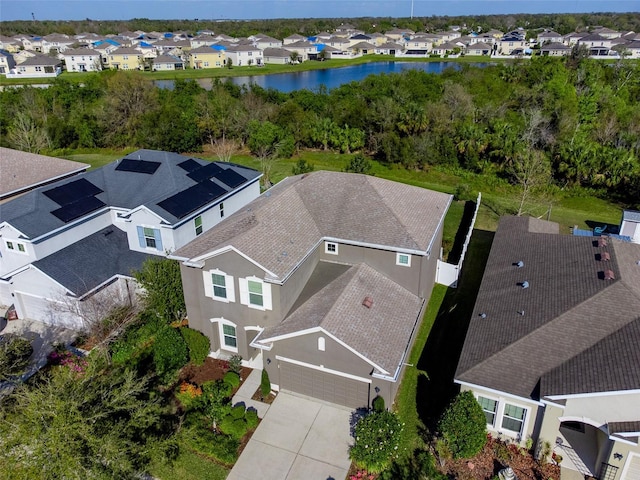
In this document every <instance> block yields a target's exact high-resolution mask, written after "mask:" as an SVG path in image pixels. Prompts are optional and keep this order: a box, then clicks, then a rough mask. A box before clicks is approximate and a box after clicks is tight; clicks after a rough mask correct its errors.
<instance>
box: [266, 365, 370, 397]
mask: <svg viewBox="0 0 640 480" xmlns="http://www.w3.org/2000/svg"><path fill="white" fill-rule="evenodd" d="M278 366H279V371H280V388H281V389H282V390H290V391H292V392H296V393H301V394H303V395H308V396H310V397H314V398H318V399H320V400H324V401H326V402H331V403H337V404H338V405H345V406H347V407H351V408H360V407H367V406H368V405H369V386H370V384H369V383H367V382H363V381H359V380H356V379H353V378H346V377H342V376H339V375H335V374H332V373H328V372H323V371H320V370H315V369H313V368H308V367H304V366H301V365H296V364H293V363H289V362H286V361H282V360H279V361H278Z"/></svg>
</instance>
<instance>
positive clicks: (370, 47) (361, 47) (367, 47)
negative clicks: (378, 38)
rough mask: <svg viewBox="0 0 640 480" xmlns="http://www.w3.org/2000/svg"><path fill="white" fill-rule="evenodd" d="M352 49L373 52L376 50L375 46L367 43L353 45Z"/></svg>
mask: <svg viewBox="0 0 640 480" xmlns="http://www.w3.org/2000/svg"><path fill="white" fill-rule="evenodd" d="M351 48H352V49H359V50H373V49H375V48H376V46H375V45H372V44H371V43H369V42H358V43H356V44H355V45H353V46H352V47H351Z"/></svg>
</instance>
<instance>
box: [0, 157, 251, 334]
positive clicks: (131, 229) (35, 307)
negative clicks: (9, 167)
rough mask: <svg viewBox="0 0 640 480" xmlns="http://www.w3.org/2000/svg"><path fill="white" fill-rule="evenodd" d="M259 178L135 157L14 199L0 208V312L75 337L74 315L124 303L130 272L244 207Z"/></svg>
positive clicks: (216, 166)
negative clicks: (105, 303)
mask: <svg viewBox="0 0 640 480" xmlns="http://www.w3.org/2000/svg"><path fill="white" fill-rule="evenodd" d="M260 176H261V175H260V173H259V172H257V171H255V170H252V169H249V168H244V167H240V166H237V165H232V164H229V163H216V162H207V161H205V160H201V159H197V158H192V157H191V158H190V157H186V156H182V155H177V154H175V153H168V152H160V151H155V150H138V151H136V152H134V153H131V154H129V155H127V156H126V157H124V158H122V159H119V160H117V161H115V162H113V163H110V164H108V165H106V166H104V167H101V168H98V169H95V170H91V171H89V172H86V173H81V174H78V175H75V176H73V177H71V178H65V179H63V180H58V181H56V182H54V183H50V184H48V185H46V186H43V187H39V188H36V189H34V190H31V191H29V192H27V193H25V194H23V195H21V196H18V197H16V198H13V199H11V200H9V201H7V202H5V203H3V204H2V208H0V232H1V233H2V237H1V238H0V255H1V256H2V261H1V262H0V304H3V305H11V304H15V307H16V311H17V313H18V316H19V317H20V318H24V319H31V320H39V321H42V322H45V323H49V324H52V325H64V326H67V327H71V328H75V329H82V328H84V327H86V326H87V325H86V324H85V318H84V316H83V314H82V312H86V311H87V310H86V309H89V311H90V309H91V308H93V307H95V306H99V302H98V305H96V303H95V301H94V300H92V299H98V298H99V299H104V298H105V296H107V297H108V296H114V297H120V296H121V295H123V294H124V295H129V294H132V295H133V294H134V293H133V291H132V290H133V288H132V287H133V286H134V282H133V279H132V274H131V272H132V270H133V269H139V268H140V266H141V265H142V263H143V262H144V261H145V260H146V259H147V258H151V257H152V256H165V255H166V254H167V252H170V251H173V250H176V249H178V248H180V247H182V246H183V245H185V244H186V243H188V242H189V241H190V240H192V239H194V238H196V237H197V236H199V235H202V234H204V233H205V232H206V231H207V230H209V229H210V228H211V227H213V226H214V225H216V224H217V223H219V222H220V221H221V220H222V219H223V218H226V216H229V215H231V214H232V213H233V212H235V211H236V210H238V209H240V208H242V207H244V205H246V204H247V203H248V202H250V201H251V200H253V199H254V198H256V197H257V196H258V195H259V193H260V187H259V179H260ZM2 181H4V175H3V180H2ZM125 298H126V297H125Z"/></svg>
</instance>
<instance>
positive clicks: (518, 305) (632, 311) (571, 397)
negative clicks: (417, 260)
mask: <svg viewBox="0 0 640 480" xmlns="http://www.w3.org/2000/svg"><path fill="white" fill-rule="evenodd" d="M639 260H640V245H637V244H633V243H629V242H623V241H620V240H616V239H613V238H605V237H581V236H572V235H563V234H560V233H559V225H558V224H556V223H552V222H546V221H543V220H538V219H535V218H527V217H511V216H509V217H503V218H501V219H500V222H499V225H498V230H497V232H496V234H495V237H494V239H493V243H492V246H491V252H490V254H489V258H488V261H487V265H486V267H485V271H484V275H483V278H482V283H481V286H480V290H479V292H478V295H477V298H476V302H475V307H474V309H473V313H472V317H471V321H470V325H469V328H468V331H467V334H466V340H465V342H464V347H463V349H462V353H461V355H460V360H459V363H458V368H457V371H456V374H455V382H456V383H457V384H459V385H460V386H461V388H462V389H463V390H470V391H472V392H473V394H474V395H475V396H476V398H477V400H478V402H479V403H480V405H481V406H482V409H483V410H484V413H485V417H486V421H487V429H488V430H489V432H490V433H491V434H492V435H494V436H499V437H501V438H504V439H507V440H509V441H514V442H516V443H519V444H520V445H524V444H525V443H526V442H527V441H528V439H529V438H530V439H531V440H532V444H533V445H537V453H539V452H540V451H541V447H542V445H543V443H544V442H548V443H549V444H550V446H551V448H552V449H553V452H554V453H555V454H556V455H559V456H561V457H562V458H563V460H562V463H561V464H560V466H561V477H562V478H563V479H565V478H569V479H578V478H580V479H582V478H600V479H615V480H635V479H638V478H640V477H639V476H638V475H639V474H640V445H639V443H638V437H639V435H640V408H638V406H639V405H640V348H638V345H640V265H639V264H638V261H639Z"/></svg>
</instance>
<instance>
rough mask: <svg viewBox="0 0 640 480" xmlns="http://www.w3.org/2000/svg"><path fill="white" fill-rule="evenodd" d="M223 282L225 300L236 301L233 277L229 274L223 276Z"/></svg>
mask: <svg viewBox="0 0 640 480" xmlns="http://www.w3.org/2000/svg"><path fill="white" fill-rule="evenodd" d="M224 282H225V285H226V287H227V300H229V301H230V302H235V301H236V286H235V285H234V283H233V277H232V276H231V275H225V276H224Z"/></svg>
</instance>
